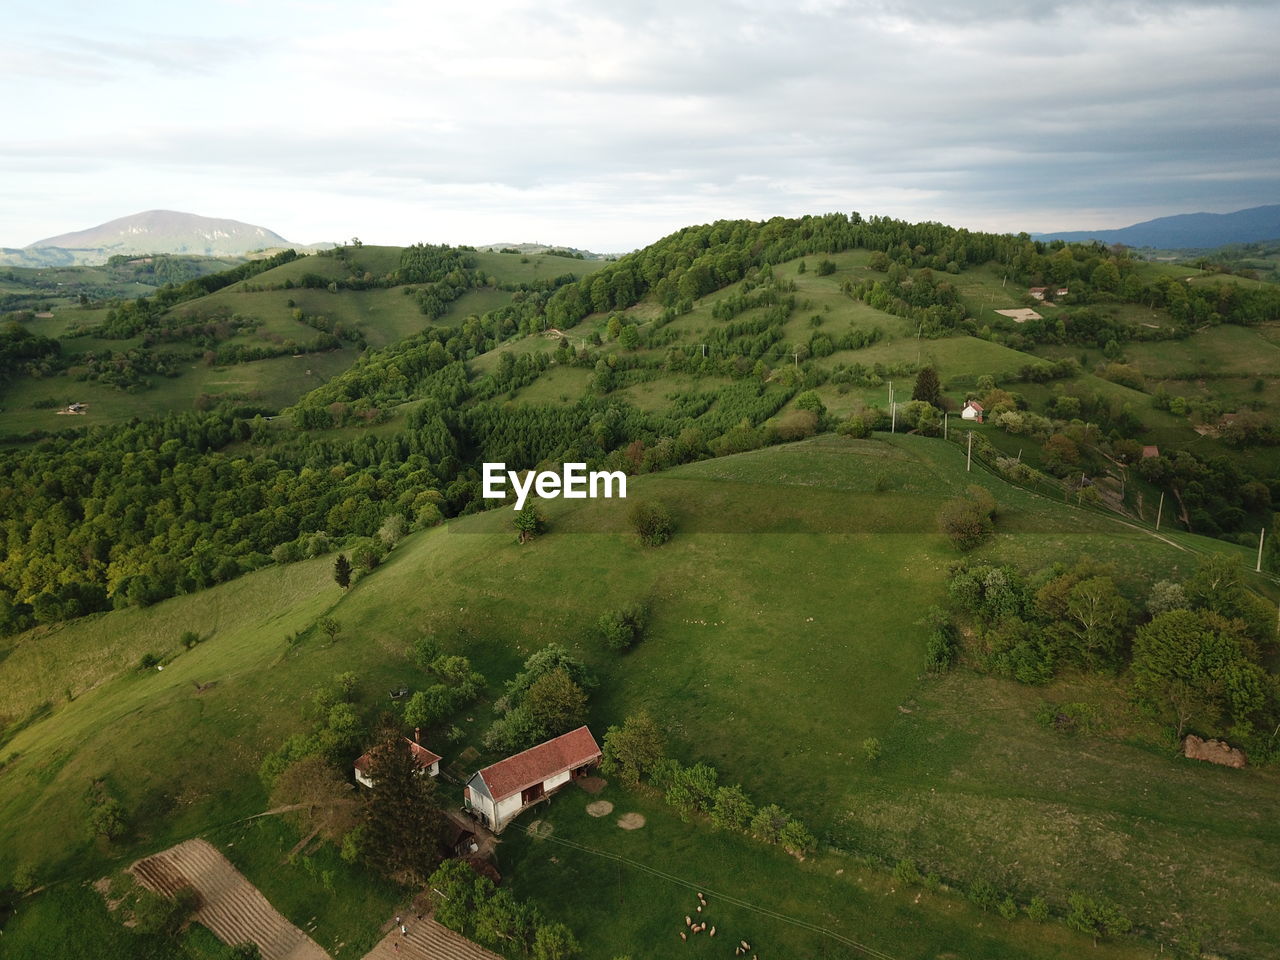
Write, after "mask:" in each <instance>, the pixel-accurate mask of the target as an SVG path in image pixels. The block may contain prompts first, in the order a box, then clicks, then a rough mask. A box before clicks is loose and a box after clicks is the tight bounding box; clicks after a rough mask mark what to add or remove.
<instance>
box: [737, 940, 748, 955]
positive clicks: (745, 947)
mask: <svg viewBox="0 0 1280 960" xmlns="http://www.w3.org/2000/svg"><path fill="white" fill-rule="evenodd" d="M738 945H739V946H740V947H742V952H743V953H746V952H747V951H748V950H750V949H751V944H749V943H747V941H745V940H739V941H738Z"/></svg>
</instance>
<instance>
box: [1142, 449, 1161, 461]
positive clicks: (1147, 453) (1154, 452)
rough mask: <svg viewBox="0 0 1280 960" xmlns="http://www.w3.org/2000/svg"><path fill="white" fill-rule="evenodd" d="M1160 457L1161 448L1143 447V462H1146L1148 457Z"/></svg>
mask: <svg viewBox="0 0 1280 960" xmlns="http://www.w3.org/2000/svg"><path fill="white" fill-rule="evenodd" d="M1158 456H1160V448H1159V447H1143V448H1142V459H1143V460H1146V459H1147V458H1148V457H1158Z"/></svg>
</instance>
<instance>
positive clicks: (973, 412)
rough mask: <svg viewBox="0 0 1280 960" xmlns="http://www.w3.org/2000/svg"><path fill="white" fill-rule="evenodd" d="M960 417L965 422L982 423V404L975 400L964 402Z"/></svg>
mask: <svg viewBox="0 0 1280 960" xmlns="http://www.w3.org/2000/svg"><path fill="white" fill-rule="evenodd" d="M960 416H961V417H962V418H964V419H965V420H976V421H977V422H978V423H981V422H982V404H980V403H979V402H978V401H977V400H969V401H966V403H965V405H964V409H963V410H961V411H960Z"/></svg>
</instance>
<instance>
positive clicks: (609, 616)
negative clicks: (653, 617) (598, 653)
mask: <svg viewBox="0 0 1280 960" xmlns="http://www.w3.org/2000/svg"><path fill="white" fill-rule="evenodd" d="M648 623H649V609H648V607H647V606H646V605H645V604H643V603H629V604H627V605H626V606H625V607H622V608H620V609H618V610H614V611H613V612H612V613H606V614H602V615H601V617H600V619H599V620H597V621H596V629H597V630H598V631H599V633H600V637H601V639H603V640H604V643H605V646H607V647H608V648H609V649H610V650H617V651H619V652H622V651H624V650H629V649H631V648H632V647H633V646H635V645H636V644H637V643H639V642H640V640H641V639H643V637H644V632H645V628H646V627H647V626H648Z"/></svg>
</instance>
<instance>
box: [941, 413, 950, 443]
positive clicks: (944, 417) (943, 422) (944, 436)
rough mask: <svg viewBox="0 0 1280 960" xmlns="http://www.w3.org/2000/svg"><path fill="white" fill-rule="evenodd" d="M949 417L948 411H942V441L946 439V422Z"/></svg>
mask: <svg viewBox="0 0 1280 960" xmlns="http://www.w3.org/2000/svg"><path fill="white" fill-rule="evenodd" d="M950 417H951V411H950V410H943V411H942V439H943V440H945V439H947V421H948V420H949V419H950Z"/></svg>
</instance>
